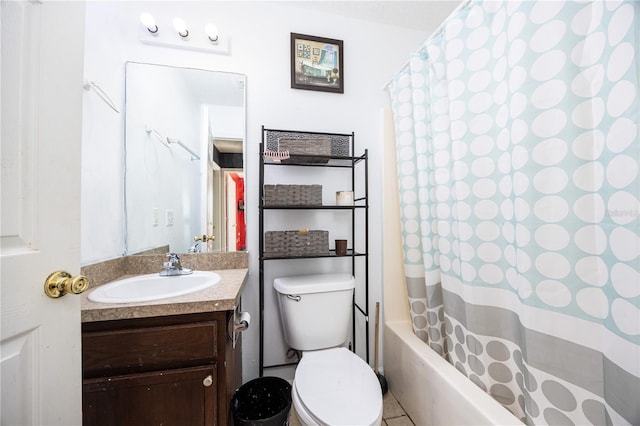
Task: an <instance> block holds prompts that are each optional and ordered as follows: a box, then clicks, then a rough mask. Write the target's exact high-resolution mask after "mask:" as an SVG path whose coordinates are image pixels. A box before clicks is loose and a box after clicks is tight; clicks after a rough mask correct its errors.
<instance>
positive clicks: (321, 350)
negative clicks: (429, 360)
mask: <svg viewBox="0 0 640 426" xmlns="http://www.w3.org/2000/svg"><path fill="white" fill-rule="evenodd" d="M274 289H275V290H276V292H277V293H278V305H279V307H280V314H281V319H282V324H283V329H284V335H285V340H286V341H287V343H288V344H289V345H290V346H291V347H292V348H294V349H297V350H300V351H302V358H301V360H300V362H299V363H298V366H297V367H296V371H295V377H294V381H293V385H292V389H291V399H292V401H293V406H294V408H295V410H296V413H297V414H298V417H299V419H300V422H301V423H302V424H304V425H331V426H334V425H336V426H340V425H345V426H361V425H362V426H373V425H380V424H381V423H382V390H381V388H380V382H379V381H378V378H377V376H376V374H375V373H374V372H373V369H372V368H371V367H370V366H369V365H368V364H367V363H366V362H365V361H364V360H362V359H361V358H360V357H359V356H357V355H356V354H355V353H353V352H351V351H350V350H348V349H346V348H345V347H343V344H344V342H345V340H346V338H347V336H348V328H349V323H350V315H351V308H352V306H351V303H352V298H353V290H354V279H353V277H352V276H351V275H349V274H319V275H303V276H295V277H282V278H276V279H275V280H274Z"/></svg>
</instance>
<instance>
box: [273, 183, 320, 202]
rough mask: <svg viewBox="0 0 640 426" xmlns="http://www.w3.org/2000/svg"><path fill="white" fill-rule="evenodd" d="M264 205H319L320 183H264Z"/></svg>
mask: <svg viewBox="0 0 640 426" xmlns="http://www.w3.org/2000/svg"><path fill="white" fill-rule="evenodd" d="M263 195H264V205H265V206H321V205H322V185H265V186H264V194H263Z"/></svg>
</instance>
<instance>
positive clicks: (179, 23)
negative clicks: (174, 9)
mask: <svg viewBox="0 0 640 426" xmlns="http://www.w3.org/2000/svg"><path fill="white" fill-rule="evenodd" d="M173 28H175V30H176V31H177V32H178V35H179V36H180V37H182V38H186V37H189V30H188V29H187V24H186V22H184V20H183V19H181V18H174V19H173Z"/></svg>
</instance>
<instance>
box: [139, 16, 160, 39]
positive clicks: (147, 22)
mask: <svg viewBox="0 0 640 426" xmlns="http://www.w3.org/2000/svg"><path fill="white" fill-rule="evenodd" d="M140 22H141V23H142V25H144V26H145V27H146V28H147V30H149V32H150V33H152V34H155V33H157V32H158V26H157V25H156V20H155V19H153V16H152V15H151V14H150V13H148V12H145V13H143V14H142V15H140Z"/></svg>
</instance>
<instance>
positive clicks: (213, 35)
mask: <svg viewBox="0 0 640 426" xmlns="http://www.w3.org/2000/svg"><path fill="white" fill-rule="evenodd" d="M204 32H205V34H207V37H208V38H209V41H210V42H211V43H217V42H218V39H219V37H218V27H216V26H215V25H213V24H207V25H205V27H204Z"/></svg>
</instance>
